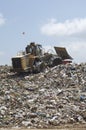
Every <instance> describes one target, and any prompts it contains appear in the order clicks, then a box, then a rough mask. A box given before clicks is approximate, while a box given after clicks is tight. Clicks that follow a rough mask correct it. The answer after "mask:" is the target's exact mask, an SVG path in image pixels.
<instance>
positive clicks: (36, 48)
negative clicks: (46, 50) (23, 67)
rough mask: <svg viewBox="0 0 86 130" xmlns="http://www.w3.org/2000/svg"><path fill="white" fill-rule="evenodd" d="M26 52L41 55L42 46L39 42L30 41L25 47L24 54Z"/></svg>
mask: <svg viewBox="0 0 86 130" xmlns="http://www.w3.org/2000/svg"><path fill="white" fill-rule="evenodd" d="M28 53H30V54H31V55H34V56H40V55H42V46H41V45H40V44H35V43H34V42H32V43H30V45H27V47H26V54H28Z"/></svg>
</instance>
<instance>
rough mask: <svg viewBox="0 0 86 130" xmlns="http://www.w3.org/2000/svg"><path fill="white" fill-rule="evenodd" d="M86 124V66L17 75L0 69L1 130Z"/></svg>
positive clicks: (49, 69) (5, 68)
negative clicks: (2, 128) (4, 128)
mask: <svg viewBox="0 0 86 130" xmlns="http://www.w3.org/2000/svg"><path fill="white" fill-rule="evenodd" d="M73 123H86V64H85V63H82V64H74V63H72V64H66V65H62V64H61V65H58V66H55V67H53V68H47V69H46V70H45V72H42V73H38V74H28V75H24V74H21V75H16V74H13V73H12V72H10V67H9V66H0V128H1V127H6V128H7V127H16V128H18V127H26V128H55V127H56V126H58V125H62V124H73Z"/></svg>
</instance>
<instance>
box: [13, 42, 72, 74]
mask: <svg viewBox="0 0 86 130" xmlns="http://www.w3.org/2000/svg"><path fill="white" fill-rule="evenodd" d="M54 49H55V51H56V54H52V53H49V52H45V53H44V52H43V48H42V46H41V45H40V44H36V43H35V42H31V43H30V44H29V45H27V46H26V48H25V51H24V52H22V53H19V54H18V55H17V56H15V57H12V71H14V72H18V73H20V72H41V71H43V70H44V69H45V68H46V67H47V66H48V67H53V66H56V65H59V64H62V63H67V62H72V57H71V56H70V55H69V54H68V53H67V51H66V49H65V48H62V47H54Z"/></svg>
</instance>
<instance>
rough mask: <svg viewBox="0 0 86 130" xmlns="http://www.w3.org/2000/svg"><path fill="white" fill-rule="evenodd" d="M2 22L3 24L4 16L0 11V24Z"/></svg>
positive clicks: (0, 24)
mask: <svg viewBox="0 0 86 130" xmlns="http://www.w3.org/2000/svg"><path fill="white" fill-rule="evenodd" d="M3 24H5V18H4V16H3V15H2V14H1V13H0V26H2V25H3Z"/></svg>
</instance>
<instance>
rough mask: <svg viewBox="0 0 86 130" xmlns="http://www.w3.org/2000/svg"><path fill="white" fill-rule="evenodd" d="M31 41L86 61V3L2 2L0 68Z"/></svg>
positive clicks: (78, 0)
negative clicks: (56, 48)
mask: <svg viewBox="0 0 86 130" xmlns="http://www.w3.org/2000/svg"><path fill="white" fill-rule="evenodd" d="M22 32H25V35H22ZM30 42H36V43H40V44H42V46H43V48H46V49H49V48H50V49H52V48H53V46H64V47H66V48H67V50H68V52H69V53H70V55H71V56H72V57H73V58H74V62H86V0H0V65H2V64H10V65H11V57H13V56H15V55H16V54H17V52H18V51H20V50H25V47H26V45H27V44H29V43H30Z"/></svg>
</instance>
